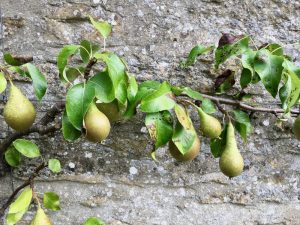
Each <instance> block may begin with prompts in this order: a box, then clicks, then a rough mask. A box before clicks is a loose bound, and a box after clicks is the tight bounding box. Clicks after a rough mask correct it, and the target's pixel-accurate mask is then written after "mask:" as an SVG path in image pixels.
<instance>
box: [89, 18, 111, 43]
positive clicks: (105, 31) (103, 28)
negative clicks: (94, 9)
mask: <svg viewBox="0 0 300 225" xmlns="http://www.w3.org/2000/svg"><path fill="white" fill-rule="evenodd" d="M90 21H91V23H92V24H93V26H94V27H95V28H96V29H97V30H98V31H99V33H100V34H101V35H102V36H103V37H104V38H107V37H108V36H109V35H110V33H111V30H112V27H111V25H110V24H109V23H108V22H106V21H103V22H96V21H95V20H94V19H93V18H92V17H91V16H90Z"/></svg>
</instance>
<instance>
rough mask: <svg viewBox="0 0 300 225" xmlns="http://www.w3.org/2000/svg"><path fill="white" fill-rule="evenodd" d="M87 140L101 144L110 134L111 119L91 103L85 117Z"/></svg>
mask: <svg viewBox="0 0 300 225" xmlns="http://www.w3.org/2000/svg"><path fill="white" fill-rule="evenodd" d="M84 123H85V129H86V138H87V139H88V140H89V141H92V142H101V141H103V140H104V139H105V138H107V136H108V135H109V132H110V122H109V119H108V118H107V117H106V116H105V115H104V113H102V112H101V111H99V109H98V108H97V106H96V105H95V103H94V102H92V103H91V105H90V107H89V109H88V111H87V113H86V115H85V117H84Z"/></svg>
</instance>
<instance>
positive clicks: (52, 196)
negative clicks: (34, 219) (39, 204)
mask: <svg viewBox="0 0 300 225" xmlns="http://www.w3.org/2000/svg"><path fill="white" fill-rule="evenodd" d="M43 202H44V206H45V207H46V208H47V209H51V210H53V211H57V210H60V204H59V196H58V194H56V193H55V192H45V193H44V201H43Z"/></svg>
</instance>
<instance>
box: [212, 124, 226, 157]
mask: <svg viewBox="0 0 300 225" xmlns="http://www.w3.org/2000/svg"><path fill="white" fill-rule="evenodd" d="M226 132H227V126H225V127H224V129H223V131H222V133H221V134H220V137H218V138H215V139H211V140H210V150H211V154H212V155H213V156H214V157H215V158H219V157H220V156H221V154H222V152H223V150H224V148H225V145H226Z"/></svg>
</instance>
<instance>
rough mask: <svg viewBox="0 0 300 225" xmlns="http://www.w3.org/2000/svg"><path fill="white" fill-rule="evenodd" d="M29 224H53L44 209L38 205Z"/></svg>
mask: <svg viewBox="0 0 300 225" xmlns="http://www.w3.org/2000/svg"><path fill="white" fill-rule="evenodd" d="M29 225H53V223H52V222H51V220H50V219H49V217H48V216H47V215H46V214H45V212H44V210H43V209H42V208H41V207H39V208H38V210H37V211H36V214H35V216H34V218H33V220H32V221H31V222H30V224H29Z"/></svg>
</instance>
